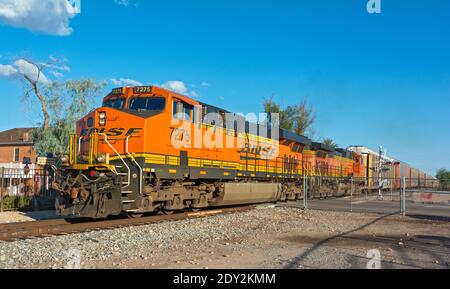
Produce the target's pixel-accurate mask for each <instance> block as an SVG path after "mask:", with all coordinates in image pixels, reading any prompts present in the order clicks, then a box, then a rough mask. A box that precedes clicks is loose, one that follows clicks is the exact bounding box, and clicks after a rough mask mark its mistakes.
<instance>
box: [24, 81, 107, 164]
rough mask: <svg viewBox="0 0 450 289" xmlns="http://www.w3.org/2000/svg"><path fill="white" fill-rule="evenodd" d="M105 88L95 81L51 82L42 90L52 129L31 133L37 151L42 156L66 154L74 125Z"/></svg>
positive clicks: (36, 130) (102, 83)
mask: <svg viewBox="0 0 450 289" xmlns="http://www.w3.org/2000/svg"><path fill="white" fill-rule="evenodd" d="M104 87H105V83H104V82H98V81H96V80H92V79H82V80H68V81H65V82H52V83H50V84H48V85H45V86H43V87H42V94H43V95H45V99H46V103H47V107H48V114H49V127H48V128H45V127H44V126H41V127H39V128H37V129H35V130H34V131H33V133H32V137H33V141H34V143H35V150H36V152H37V153H38V154H39V155H46V154H47V153H53V154H55V155H57V156H58V155H62V154H67V153H68V150H69V147H68V145H69V137H70V134H72V133H75V123H76V121H77V120H79V119H80V118H82V117H83V116H85V115H86V114H87V113H88V112H89V111H90V110H92V109H93V108H94V107H95V106H96V100H97V97H98V96H100V95H101V93H102V92H103V89H104Z"/></svg>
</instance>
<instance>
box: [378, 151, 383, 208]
mask: <svg viewBox="0 0 450 289" xmlns="http://www.w3.org/2000/svg"><path fill="white" fill-rule="evenodd" d="M377 169H378V199H380V200H383V191H382V188H383V180H382V179H381V178H382V171H383V147H382V146H380V150H379V154H378V168H377Z"/></svg>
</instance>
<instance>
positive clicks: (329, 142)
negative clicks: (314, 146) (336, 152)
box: [323, 138, 339, 149]
mask: <svg viewBox="0 0 450 289" xmlns="http://www.w3.org/2000/svg"><path fill="white" fill-rule="evenodd" d="M323 143H324V144H326V145H327V146H329V147H331V148H333V149H337V148H338V147H339V145H338V144H337V143H335V142H334V141H333V140H332V139H331V138H326V139H324V140H323Z"/></svg>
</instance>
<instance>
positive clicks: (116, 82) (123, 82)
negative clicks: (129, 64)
mask: <svg viewBox="0 0 450 289" xmlns="http://www.w3.org/2000/svg"><path fill="white" fill-rule="evenodd" d="M109 81H111V83H112V84H114V85H117V86H141V85H142V83H141V82H139V81H137V80H134V79H129V78H120V79H116V78H111V79H110V80H109Z"/></svg>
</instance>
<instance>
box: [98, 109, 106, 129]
mask: <svg viewBox="0 0 450 289" xmlns="http://www.w3.org/2000/svg"><path fill="white" fill-rule="evenodd" d="M99 118H100V125H101V126H104V125H106V112H100V114H99Z"/></svg>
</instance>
